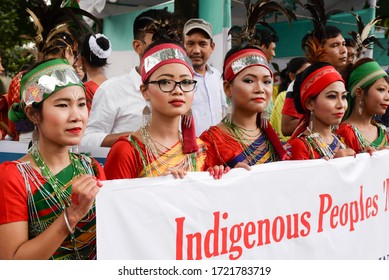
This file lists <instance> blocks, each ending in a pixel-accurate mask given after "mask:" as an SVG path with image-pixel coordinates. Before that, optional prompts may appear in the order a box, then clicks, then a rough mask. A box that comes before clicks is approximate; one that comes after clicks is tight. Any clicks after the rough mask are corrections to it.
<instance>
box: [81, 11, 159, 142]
mask: <svg viewBox="0 0 389 280" xmlns="http://www.w3.org/2000/svg"><path fill="white" fill-rule="evenodd" d="M160 12H161V10H159V9H150V10H147V11H145V12H143V13H141V14H140V15H138V16H137V17H136V18H135V21H134V26H133V32H134V40H133V42H132V46H133V48H134V50H135V52H136V53H137V54H138V55H139V60H140V58H141V57H142V54H143V52H144V50H145V49H146V48H147V46H148V45H149V44H150V43H151V42H152V37H153V34H152V33H145V32H144V31H143V29H144V27H146V26H147V25H148V24H150V23H151V22H152V19H153V18H157V17H158V15H159V13H160ZM141 84H142V80H141V76H140V69H139V66H136V67H134V68H133V69H132V70H131V72H130V73H127V74H124V75H121V76H118V77H113V78H111V79H108V80H107V81H105V82H104V83H102V84H101V85H100V87H99V88H98V89H97V91H96V93H95V95H94V97H93V102H92V108H91V111H90V117H89V120H88V124H87V127H86V130H85V134H84V137H83V139H82V141H81V145H82V146H95V147H99V146H101V147H111V146H112V145H113V144H114V143H115V142H116V140H117V139H118V138H119V137H120V136H125V135H129V134H130V133H131V132H133V131H136V130H137V129H138V128H139V127H140V126H141V124H142V110H143V108H144V107H145V105H146V101H145V100H144V98H143V96H142V93H141V92H140V85H141Z"/></svg>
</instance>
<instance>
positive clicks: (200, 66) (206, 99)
mask: <svg viewBox="0 0 389 280" xmlns="http://www.w3.org/2000/svg"><path fill="white" fill-rule="evenodd" d="M183 36H184V46H185V49H186V52H187V53H188V56H189V58H190V59H191V61H192V64H193V68H194V71H195V75H194V79H195V80H196V81H197V85H196V92H195V95H194V100H193V104H192V113H193V116H194V120H195V124H196V135H197V136H199V135H200V134H201V133H202V132H203V131H205V130H207V129H208V128H209V127H210V126H212V125H216V124H218V123H219V122H220V121H221V119H222V117H223V115H224V114H225V112H226V109H227V102H226V97H225V94H224V90H223V80H222V77H221V74H220V72H219V71H218V70H217V69H215V68H213V67H212V66H210V65H209V64H207V61H208V60H209V58H210V56H211V54H212V52H213V50H214V49H215V42H213V39H212V27H211V24H210V23H209V22H207V21H205V20H203V19H198V18H192V19H190V20H188V21H187V22H186V23H185V25H184V29H183Z"/></svg>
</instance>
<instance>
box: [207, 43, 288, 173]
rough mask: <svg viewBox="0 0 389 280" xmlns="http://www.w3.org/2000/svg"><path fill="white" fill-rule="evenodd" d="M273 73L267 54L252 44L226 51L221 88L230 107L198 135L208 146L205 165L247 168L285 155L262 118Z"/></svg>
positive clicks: (268, 99) (271, 87)
mask: <svg viewBox="0 0 389 280" xmlns="http://www.w3.org/2000/svg"><path fill="white" fill-rule="evenodd" d="M272 77H273V74H272V72H271V70H270V68H269V65H268V62H267V60H266V56H265V55H264V53H263V52H262V51H261V50H259V49H258V48H256V47H254V46H245V47H243V48H240V47H238V48H233V49H231V50H230V51H229V52H228V53H227V54H226V58H225V62H224V67H223V78H224V91H225V94H226V95H227V97H228V98H229V99H230V101H231V109H232V110H231V113H230V114H228V115H227V116H226V117H225V118H224V119H223V120H222V121H221V122H220V123H219V124H218V125H216V126H212V127H210V128H209V129H208V130H206V131H204V132H203V133H202V135H201V136H200V139H201V140H203V141H204V143H205V145H206V146H207V160H206V163H207V164H206V165H207V166H214V165H225V166H228V167H230V168H234V167H244V168H246V169H249V166H252V165H256V164H261V163H266V162H273V161H277V160H281V159H283V158H286V157H287V154H286V151H285V150H284V149H283V147H282V144H281V142H280V140H279V139H278V136H277V134H276V133H275V131H274V130H273V128H272V127H271V125H270V122H269V121H268V119H265V118H263V119H261V114H262V113H263V112H265V110H266V106H267V104H268V103H269V101H270V98H271V96H272V92H273V82H272Z"/></svg>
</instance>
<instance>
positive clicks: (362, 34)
mask: <svg viewBox="0 0 389 280" xmlns="http://www.w3.org/2000/svg"><path fill="white" fill-rule="evenodd" d="M350 13H351V14H352V15H353V16H354V17H355V19H356V20H357V27H358V32H356V31H351V32H349V33H348V34H350V35H351V37H352V39H353V41H354V42H355V50H356V57H357V59H358V58H360V57H361V56H362V55H363V54H364V53H365V51H366V50H367V49H368V48H369V47H370V46H371V45H372V44H376V45H377V46H379V47H380V48H382V49H384V47H383V46H382V44H381V43H380V41H379V40H378V39H377V38H376V37H375V36H374V35H373V34H370V31H371V29H372V28H373V27H374V25H375V24H376V23H377V22H379V21H380V20H381V17H376V18H374V19H372V20H371V21H370V22H369V23H368V24H366V25H365V24H364V23H363V21H362V19H361V16H360V15H358V14H356V13H353V12H350Z"/></svg>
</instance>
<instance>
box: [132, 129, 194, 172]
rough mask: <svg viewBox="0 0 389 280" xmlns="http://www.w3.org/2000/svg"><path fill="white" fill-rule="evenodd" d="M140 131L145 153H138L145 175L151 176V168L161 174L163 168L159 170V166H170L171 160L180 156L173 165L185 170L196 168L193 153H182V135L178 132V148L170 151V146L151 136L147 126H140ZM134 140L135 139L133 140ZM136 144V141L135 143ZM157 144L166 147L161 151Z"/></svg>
mask: <svg viewBox="0 0 389 280" xmlns="http://www.w3.org/2000/svg"><path fill="white" fill-rule="evenodd" d="M140 133H141V136H142V140H143V144H144V145H145V150H146V153H145V155H143V153H140V155H141V157H142V162H143V166H144V169H145V173H146V176H153V175H152V174H153V170H154V171H155V172H156V173H157V174H158V175H161V174H162V173H163V172H164V170H162V171H161V167H167V166H171V162H172V161H173V159H178V158H180V157H182V159H181V160H179V161H178V162H177V163H176V164H175V165H174V167H175V168H178V169H182V170H186V171H189V172H191V171H195V170H196V159H195V153H191V154H185V155H184V154H183V153H182V136H181V134H180V143H181V145H180V148H177V151H175V152H172V148H169V147H166V146H165V145H162V144H160V143H159V142H157V141H156V140H154V138H153V137H151V135H150V133H149V131H148V129H147V126H142V127H141V128H140ZM133 142H136V141H133ZM135 144H136V143H135ZM157 144H159V145H161V146H162V147H164V148H165V149H166V151H161V150H160V149H159V148H158V146H157ZM136 146H137V149H138V150H139V151H140V148H139V147H138V145H136Z"/></svg>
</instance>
